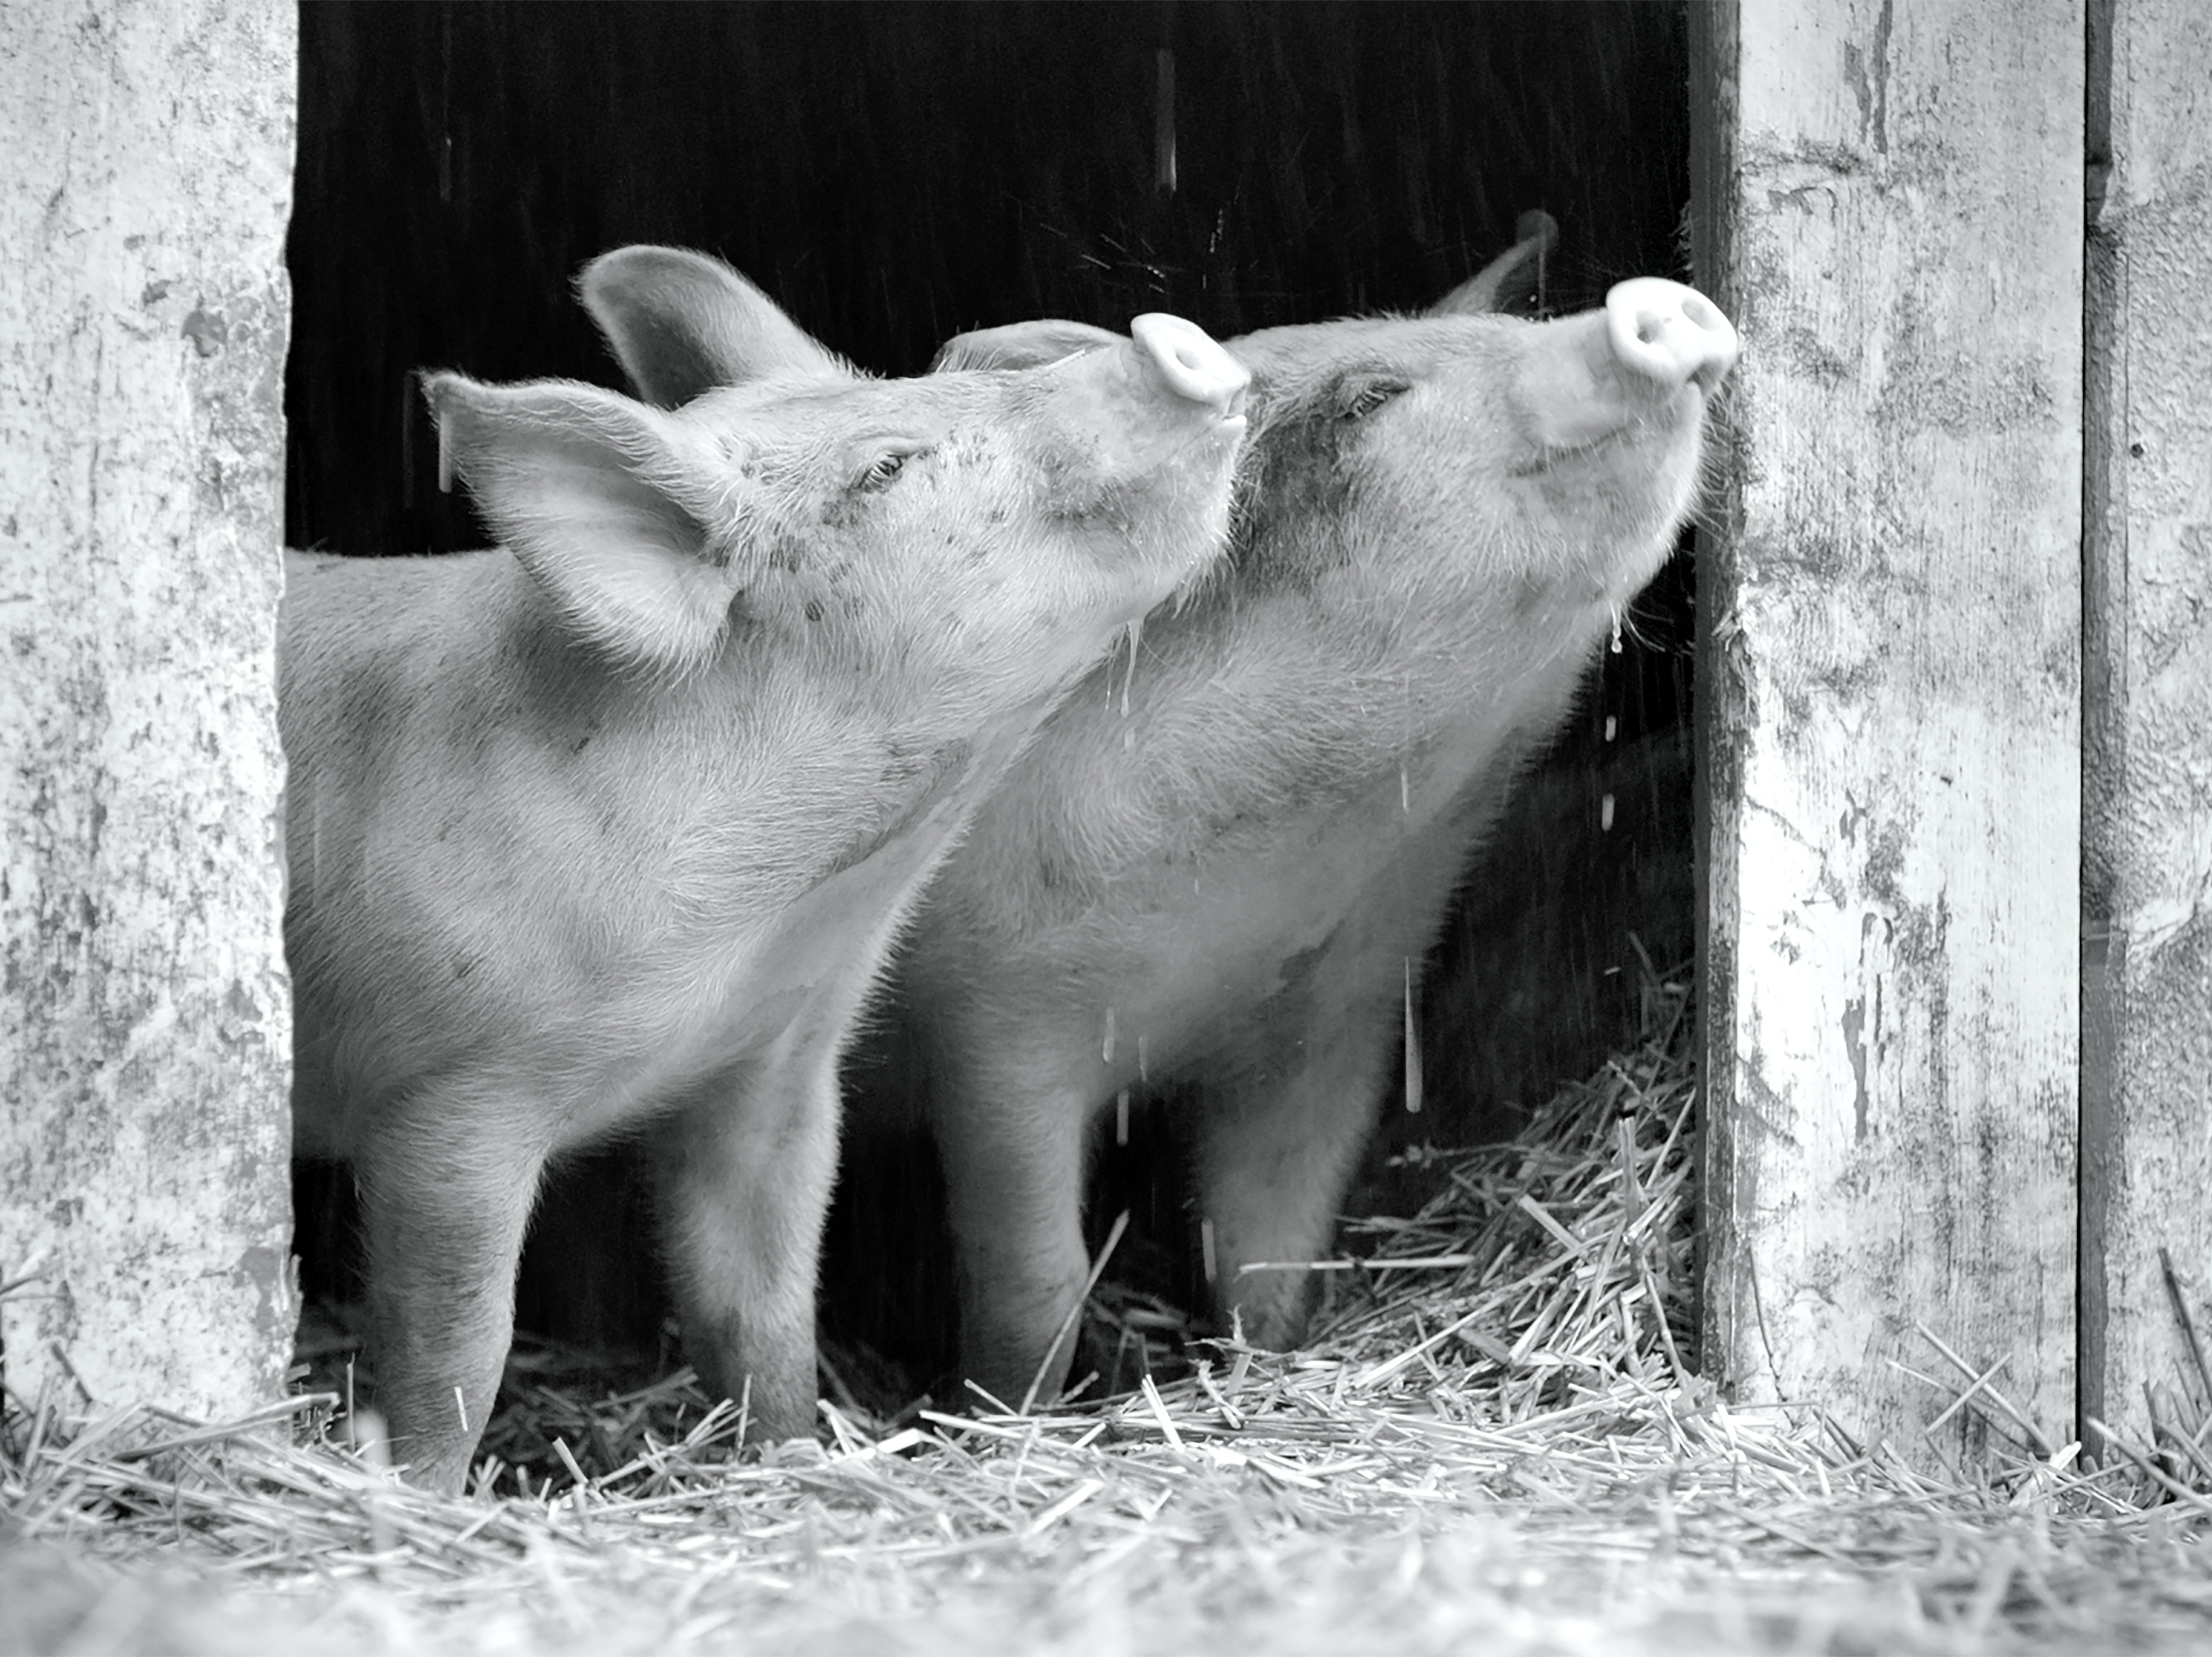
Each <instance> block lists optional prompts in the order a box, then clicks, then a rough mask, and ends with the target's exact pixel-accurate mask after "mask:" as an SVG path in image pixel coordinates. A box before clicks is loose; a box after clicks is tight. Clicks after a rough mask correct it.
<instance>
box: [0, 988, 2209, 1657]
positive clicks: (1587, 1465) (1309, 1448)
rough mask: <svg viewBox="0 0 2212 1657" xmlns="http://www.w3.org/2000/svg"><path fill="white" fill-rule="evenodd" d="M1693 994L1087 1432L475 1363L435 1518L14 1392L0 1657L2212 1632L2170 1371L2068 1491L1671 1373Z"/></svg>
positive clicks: (389, 1485) (1980, 1640)
mask: <svg viewBox="0 0 2212 1657" xmlns="http://www.w3.org/2000/svg"><path fill="white" fill-rule="evenodd" d="M1685 1001H1686V997H1685V994H1684V992H1683V990H1682V989H1681V987H1680V985H1678V984H1661V983H1657V982H1654V983H1653V984H1651V985H1650V988H1649V991H1648V1003H1649V1008H1650V1017H1649V1019H1648V1024H1649V1029H1648V1033H1647V1036H1646V1039H1645V1041H1644V1043H1643V1045H1642V1046H1641V1047H1638V1049H1637V1050H1636V1051H1635V1052H1633V1053H1628V1054H1625V1055H1623V1056H1621V1057H1620V1058H1619V1059H1616V1060H1615V1061H1613V1063H1611V1064H1609V1065H1607V1067H1606V1068H1605V1070H1604V1071H1602V1073H1601V1074H1600V1075H1599V1076H1598V1077H1595V1078H1594V1079H1593V1080H1591V1081H1590V1082H1589V1083H1584V1084H1582V1085H1579V1086H1577V1087H1574V1088H1571V1089H1567V1090H1566V1091H1565V1092H1564V1093H1563V1094H1561V1095H1560V1096H1559V1098H1557V1099H1556V1100H1554V1101H1553V1102H1552V1104H1551V1105H1550V1106H1549V1107H1548V1108H1547V1109H1545V1110H1544V1111H1542V1112H1541V1113H1539V1114H1538V1116H1537V1118H1536V1120H1534V1121H1533V1122H1532V1123H1531V1125H1530V1126H1529V1128H1528V1132H1525V1133H1524V1134H1523V1135H1522V1136H1521V1137H1520V1138H1518V1139H1517V1140H1516V1141H1515V1142H1514V1143H1512V1144H1507V1145H1502V1146H1492V1147H1486V1148H1483V1149H1480V1150H1459V1151H1449V1152H1433V1151H1432V1152H1427V1153H1425V1154H1424V1158H1423V1159H1424V1162H1425V1164H1426V1168H1425V1171H1426V1172H1427V1173H1429V1174H1431V1175H1432V1176H1433V1178H1434V1181H1435V1190H1436V1193H1437V1194H1436V1196H1435V1197H1434V1199H1432V1200H1431V1201H1430V1202H1429V1203H1428V1205H1426V1206H1425V1208H1423V1209H1422V1210H1421V1211H1420V1212H1419V1214H1418V1215H1416V1216H1415V1217H1413V1218H1412V1219H1389V1220H1383V1219H1378V1220H1373V1221H1369V1222H1365V1223H1362V1224H1360V1225H1358V1226H1355V1227H1354V1228H1353V1229H1352V1233H1351V1235H1350V1238H1349V1241H1350V1245H1351V1247H1350V1251H1349V1252H1350V1253H1352V1254H1354V1255H1356V1256H1358V1260H1359V1263H1358V1264H1357V1265H1353V1264H1351V1263H1350V1262H1349V1261H1346V1262H1339V1263H1336V1264H1335V1265H1334V1267H1333V1269H1332V1270H1331V1271H1330V1272H1329V1278H1330V1280H1331V1292H1330V1295H1329V1298H1328V1302H1327V1304H1326V1308H1325V1311H1324V1314H1323V1317H1322V1320H1321V1322H1320V1324H1319V1325H1318V1326H1317V1328H1316V1333H1315V1337H1314V1338H1313V1340H1312V1342H1311V1343H1310V1346H1309V1348H1308V1349H1307V1350H1305V1351H1303V1352H1300V1353H1297V1354H1290V1355H1275V1354H1269V1353H1263V1352H1259V1351H1255V1350H1251V1349H1249V1348H1248V1347H1245V1346H1243V1344H1240V1343H1238V1342H1237V1341H1236V1340H1234V1339H1228V1340H1222V1341H1216V1342H1212V1343H1206V1342H1194V1343H1193V1344H1192V1345H1191V1347H1190V1349H1189V1353H1188V1357H1189V1362H1188V1364H1187V1365H1184V1366H1182V1373H1181V1374H1180V1375H1176V1378H1174V1379H1171V1380H1169V1381H1157V1380H1153V1379H1150V1378H1148V1379H1146V1381H1144V1382H1143V1383H1142V1384H1140V1386H1139V1387H1138V1388H1137V1389H1136V1390H1135V1391H1134V1392H1133V1393H1127V1394H1124V1395H1122V1396H1119V1397H1115V1398H1111V1399H1104V1400H1101V1401H1097V1402H1092V1403H1087V1404H1086V1403H1079V1404H1074V1405H1062V1406H1060V1407H1059V1408H1056V1409H1054V1410H1050V1411H1040V1412H1038V1413H1036V1414H1034V1415H1030V1416H1026V1417H1023V1416H1017V1415H1014V1414H1012V1413H1011V1412H1009V1411H1004V1410H1003V1409H1000V1408H995V1407H994V1406H993V1405H991V1404H990V1403H989V1402H988V1401H987V1400H983V1399H968V1400H966V1405H965V1407H964V1408H963V1409H961V1410H960V1411H957V1412H956V1411H952V1410H950V1409H942V1408H939V1407H935V1406H934V1405H927V1404H925V1405H920V1406H909V1407H908V1408H907V1409H905V1410H904V1411H900V1412H898V1413H897V1414H896V1415H893V1416H890V1417H878V1416H875V1415H872V1414H870V1413H869V1412H867V1411H864V1410H862V1409H860V1407H859V1406H858V1405H856V1404H854V1402H853V1400H852V1395H851V1392H850V1390H849V1389H848V1388H846V1387H842V1385H841V1384H839V1383H838V1380H837V1377H836V1373H835V1370H834V1366H833V1372H832V1376H831V1380H832V1385H831V1387H830V1389H829V1390H830V1393H831V1397H830V1399H829V1400H827V1401H825V1404H824V1405H823V1427H824V1431H823V1435H822V1442H820V1443H818V1444H813V1445H809V1444H795V1445H787V1446H781V1447H777V1448H774V1449H772V1450H770V1451H769V1453H768V1454H764V1455H761V1456H758V1457H754V1458H739V1457H737V1456H735V1455H734V1454H732V1445H733V1444H734V1442H736V1439H737V1436H738V1429H739V1421H738V1411H736V1410H735V1409H734V1408H733V1407H732V1406H731V1405H726V1404H724V1405H717V1406H714V1407H709V1406H708V1404H707V1402H706V1400H705V1399H702V1397H701V1396H700V1395H699V1394H698V1393H697V1391H696V1388H695V1387H693V1386H692V1384H691V1383H690V1378H689V1377H688V1375H676V1376H674V1377H671V1378H669V1379H666V1380H665V1381H659V1382H658V1383H656V1384H654V1385H653V1386H650V1387H644V1388H641V1389H633V1390H630V1391H629V1392H616V1393H599V1394H597V1395H593V1394H592V1393H589V1392H588V1391H587V1390H586V1389H580V1388H578V1387H573V1386H570V1387H554V1386H550V1385H548V1384H547V1383H546V1382H545V1381H544V1380H543V1379H542V1378H541V1379H539V1380H536V1381H532V1380H530V1379H527V1378H526V1377H523V1376H519V1375H511V1376H510V1385H509V1393H508V1399H507V1405H506V1406H505V1408H504V1410H503V1412H502V1414H501V1417H500V1418H499V1419H498V1420H497V1421H496V1422H495V1423H494V1427H493V1430H492V1433H491V1435H489V1437H488V1438H487V1441H486V1447H487V1450H488V1451H489V1452H490V1453H492V1454H496V1455H498V1456H499V1457H500V1458H501V1466H499V1467H497V1468H495V1469H494V1470H493V1475H492V1477H491V1478H489V1481H488V1483H487V1492H488V1493H487V1494H483V1495H479V1496H477V1497H475V1498H471V1499H469V1500H463V1501H449V1500H444V1499H441V1498H436V1497H432V1496H424V1495H422V1493H420V1492H417V1491H415V1490H409V1489H408V1488H406V1487H405V1486H404V1485H402V1484H398V1482H397V1481H396V1480H395V1479H394V1478H393V1477H392V1475H391V1473H390V1472H389V1471H388V1469H386V1468H385V1467H384V1466H382V1465H381V1458H380V1453H379V1452H380V1447H379V1446H378V1445H377V1444H376V1443H375V1442H374V1440H373V1439H371V1440H370V1441H368V1442H365V1443H362V1444H358V1445H355V1444H349V1442H348V1439H349V1435H348V1432H347V1430H346V1429H345V1426H344V1424H343V1422H341V1421H337V1420H334V1418H333V1417H334V1403H335V1400H333V1399H331V1398H329V1397H328V1395H321V1396H319V1397H318V1396H303V1397H302V1398H301V1399H295V1400H292V1401H290V1403H289V1404H288V1405H287V1406H286V1407H285V1408H284V1409H283V1410H281V1411H271V1412H270V1414H269V1415H268V1417H266V1418H264V1419H263V1420H261V1421H258V1422H249V1423H232V1424H230V1425H228V1426H226V1427H224V1428H222V1429H200V1428H196V1427H193V1426H192V1425H191V1424H190V1423H177V1422H174V1421H170V1420H165V1419H163V1418H161V1417H155V1416H151V1415H149V1414H147V1413H145V1412H134V1413H130V1414H126V1415H124V1416H118V1417H110V1418H106V1419H103V1420H100V1421H95V1422H94V1423H90V1424H88V1425H80V1426H79V1427H78V1428H77V1429H76V1430H75V1432H74V1435H73V1436H71V1435H64V1433H62V1432H61V1431H60V1430H58V1426H57V1423H56V1421H55V1419H54V1417H53V1415H52V1412H51V1411H45V1410H42V1409H40V1408H38V1407H37V1406H36V1405H35V1402H34V1401H31V1400H24V1399H16V1398H13V1397H10V1398H9V1399H8V1400H7V1408H8V1414H7V1418H6V1422H5V1426H4V1429H0V1651H30V1652H38V1653H42V1654H44V1653H62V1652H67V1653H70V1654H75V1657H87V1654H93V1653H106V1652H122V1651H134V1652H150V1653H171V1652H173V1653H178V1654H193V1657H200V1654H208V1657H212V1654H220V1653H231V1652H239V1653H246V1652H263V1651H276V1650H285V1651H290V1650H295V1649H296V1650H312V1651H317V1652H325V1651H327V1652H364V1653H371V1652H373V1653H432V1652H447V1651H455V1652H459V1651H464V1650H465V1651H470V1652H476V1653H498V1652H507V1651H517V1652H520V1651H545V1652H558V1653H565V1652H584V1651H591V1652H611V1653H630V1652H640V1653H642V1652H653V1653H655V1654H670V1657H681V1654H689V1653H695V1652H697V1653H706V1652H718V1651H738V1650H742V1651H759V1652H771V1653H773V1652H799V1651H805V1652H807V1653H809V1654H811V1657H823V1654H831V1653H843V1652H848V1651H849V1652H854V1653H879V1652H880V1653H892V1652H899V1653H914V1654H934V1653H939V1652H952V1651H956V1650H957V1651H968V1650H987V1651H999V1650H1009V1651H1012V1650H1023V1651H1036V1652H1047V1653H1058V1652H1085V1653H1093V1652H1095V1653H1109V1654H1111V1653H1123V1652H1129V1653H1134V1652H1139V1651H1145V1650H1150V1649H1152V1648H1158V1647H1162V1646H1169V1647H1173V1648H1187V1647H1188V1646H1189V1645H1190V1644H1192V1643H1194V1642H1199V1641H1209V1642H1213V1641H1218V1640H1220V1639H1221V1638H1223V1637H1225V1636H1234V1637H1236V1638H1237V1639H1239V1640H1242V1641H1246V1642H1253V1643H1255V1645H1264V1648H1266V1649H1267V1650H1268V1651H1270V1652H1280V1653H1285V1654H1302V1653H1307V1652H1315V1653H1319V1652H1324V1651H1326V1652H1330V1653H1336V1652H1341V1651H1344V1650H1346V1649H1347V1648H1348V1649H1352V1650H1366V1649H1389V1650H1392V1651H1394V1652H1397V1651H1402V1652H1407V1653H1425V1652H1431V1651H1434V1652H1442V1651H1446V1650H1458V1649H1462V1648H1470V1647H1474V1648H1480V1649H1483V1650H1486V1651H1494V1652H1498V1653H1506V1654H1536V1653H1552V1654H1578V1653H1596V1652H1605V1653H1609V1654H1610V1653H1673V1652H1697V1653H1700V1654H1711V1653H1715V1652H1737V1651H1741V1652H1801V1653H1803V1652H1832V1653H1839V1654H1840V1653H1875V1652H1960V1651H1984V1650H1986V1651H1999V1650H2025V1649H2039V1648H2040V1649H2050V1650H2054V1651H2056V1650H2074V1649H2081V1648H2084V1647H2085V1646H2093V1647H2095V1648H2099V1649H2123V1648H2124V1649H2131V1650H2153V1649H2166V1648H2171V1649H2176V1650H2181V1649H2197V1648H2205V1647H2207V1646H2212V1546H2208V1545H2207V1543H2206V1541H2205V1537H2206V1535H2207V1533H2208V1530H2207V1523H2206V1521H2207V1519H2208V1517H2212V1501H2208V1499H2207V1497H2206V1496H2204V1495H2203V1494H2202V1492H2203V1491H2205V1490H2212V1453H2208V1452H2207V1451H2206V1450H2205V1449H2204V1448H2203V1440H2204V1438H2205V1437H2206V1436H2207V1435H2208V1433H2212V1421H2207V1419H2206V1411H2205V1408H2204V1405H2205V1396H2206V1394H2207V1393H2212V1387H2207V1386H2206V1383H2205V1378H2204V1377H2203V1375H2196V1376H2191V1377H2189V1378H2187V1380H2186V1381H2183V1382H2179V1383H2178V1385H2177V1388H2176V1390H2175V1392H2174V1393H2173V1394H2172V1397H2171V1398H2170V1399H2168V1400H2167V1409H2166V1425H2165V1427H2164V1428H2163V1429H2162V1432H2161V1442H2160V1444H2159V1445H2157V1446H2156V1447H2142V1446H2115V1447H2112V1454H2108V1455H2106V1457H2105V1458H2104V1467H2103V1470H2102V1471H2100V1472H2094V1473H2089V1472H2084V1471H2083V1470H2082V1467H2081V1461H2080V1458H2079V1456H2078V1454H2077V1452H2076V1450H2075V1448H2074V1447H2059V1448H2054V1447H2051V1446H2050V1445H2048V1444H2045V1443H2043V1442H2040V1440H2039V1439H2038V1438H2037V1437H2036V1436H2035V1435H2034V1433H2033V1428H2032V1427H2030V1426H2028V1425H2027V1423H2021V1422H2018V1421H2015V1420H2013V1419H2010V1418H2008V1413H2007V1411H2006V1410H2005V1408H2004V1406H2003V1405H2002V1402H2001V1400H2000V1399H1995V1398H1993V1396H1992V1394H1991V1393H1990V1392H1989V1391H1988V1390H1987V1389H1983V1390H1978V1391H1972V1390H1969V1389H1970V1387H1971V1383H1972V1377H1971V1375H1965V1374H1963V1373H1962V1371H1963V1370H1964V1365H1962V1364H1960V1363H1956V1362H1955V1361H1954V1360H1952V1359H1950V1358H1949V1357H1948V1354H1947V1352H1946V1350H1945V1349H1944V1348H1943V1347H1942V1343H1941V1342H1940V1339H1939V1338H1937V1337H1936V1334H1935V1333H1934V1332H1929V1334H1928V1340H1929V1351H1928V1365H1929V1371H1928V1372H1929V1375H1930V1376H1931V1379H1932V1377H1934V1376H1935V1375H1939V1374H1940V1375H1942V1376H1944V1377H1946V1379H1945V1380H1944V1381H1942V1385H1943V1386H1944V1387H1946V1388H1947V1389H1953V1390H1954V1391H1955V1393H1956V1397H1957V1401H1958V1404H1959V1407H1961V1408H1966V1409H1972V1410H1975V1411H1980V1412H1983V1413H1984V1414H1985V1415H1987V1416H1988V1417H1990V1431H1991V1435H1992V1439H1993V1441H1994V1442H1997V1443H1999V1444H2000V1445H2002V1446H2005V1447H2007V1448H2005V1449H2004V1451H2003V1453H2002V1455H2001V1456H2000V1465H1999V1467H1998V1470H1997V1472H1996V1474H1995V1475H1994V1476H1990V1477H1984V1478H1974V1479H1966V1478H1958V1477H1955V1476H1948V1475H1944V1476H1930V1474H1929V1471H1928V1470H1929V1468H1930V1467H1931V1466H1936V1465H1937V1458H1936V1457H1935V1456H1934V1455H1933V1454H1932V1453H1930V1452H1929V1449H1928V1447H1927V1446H1925V1445H1919V1446H1901V1447H1898V1448H1897V1449H1895V1450H1893V1449H1891V1448H1888V1447H1872V1448H1865V1447H1861V1446H1858V1445H1856V1444H1854V1443H1852V1442H1850V1439H1849V1438H1848V1436H1847V1435H1844V1433H1842V1432H1841V1431H1840V1430H1839V1429H1836V1428H1834V1427H1833V1426H1832V1424H1831V1423H1828V1422H1826V1420H1825V1419H1824V1418H1823V1417H1821V1416H1820V1413H1819V1412H1818V1411H1815V1410H1810V1409H1808V1410H1796V1411H1779V1410H1770V1411H1762V1410H1739V1409H1733V1408H1730V1407H1729V1406H1728V1405H1725V1404H1723V1402H1722V1401H1721V1400H1720V1399H1718V1398H1717V1397H1716V1396H1715V1394H1714V1393H1713V1391H1712V1389H1711V1387H1708V1386H1706V1385H1705V1384H1704V1383H1702V1382H1701V1381H1699V1379H1698V1378H1697V1377H1696V1376H1695V1375H1692V1374H1689V1373H1688V1372H1687V1371H1686V1368H1685V1364H1684V1355H1685V1352H1686V1347H1687V1342H1688V1338H1689V1334H1690V1330H1689V1326H1688V1308H1689V1300H1688V1296H1689V1288H1690V1284H1689V1247H1690V1235H1691V1229H1690V1222H1691V1214H1690V1204H1691V1201H1692V1189H1691V1174H1692V1138H1691V1122H1690V1108H1691V1094H1692V1089H1691V1084H1690V1079H1689V1068H1688V1058H1687V1052H1688V1039H1687V1038H1688V1024H1689V1020H1688V1017H1687V1016H1686V1008H1685ZM4 1276H5V1273H4V1272H0V1278H4ZM2177 1303H2179V1302H2177ZM1159 1321H1160V1319H1159V1317H1158V1314H1157V1312H1156V1311H1155V1310H1152V1309H1150V1308H1144V1307H1139V1308H1136V1311H1135V1314H1134V1315H1133V1324H1134V1326H1135V1335H1136V1336H1137V1337H1148V1338H1152V1339H1154V1340H1157V1338H1158V1333H1159V1331H1158V1323H1159ZM1954 1378H1955V1379H1954ZM841 1395H842V1398H843V1399H844V1403H843V1404H842V1406H841V1404H840V1403H839V1401H838V1399H839V1397H840V1396H841ZM2183 1399H2187V1400H2188V1401H2187V1402H2186V1403H2184V1402H2181V1401H2180V1400H2183ZM2185 1420H2186V1421H2193V1422H2196V1423H2200V1425H2199V1426H2198V1427H2197V1428H2195V1429H2191V1428H2190V1427H2187V1426H2185V1425H2184V1424H2182V1423H2184V1422H2185ZM1900 1452H1902V1453H1901V1454H1900Z"/></svg>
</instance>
